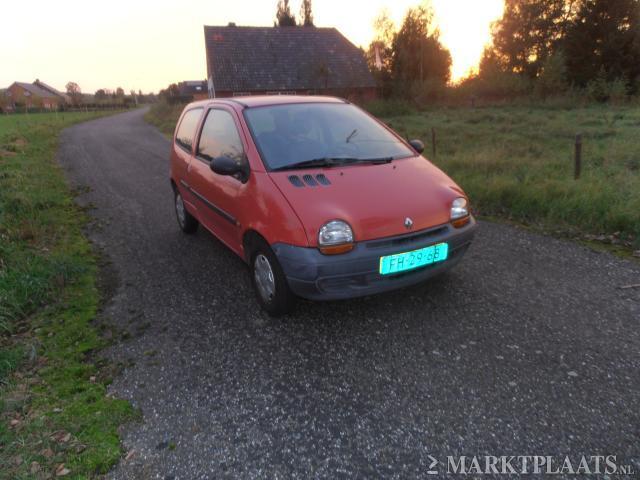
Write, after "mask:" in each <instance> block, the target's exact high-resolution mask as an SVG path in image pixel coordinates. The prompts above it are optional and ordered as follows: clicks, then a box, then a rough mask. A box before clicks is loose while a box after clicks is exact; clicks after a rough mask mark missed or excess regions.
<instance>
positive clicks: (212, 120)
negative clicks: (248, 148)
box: [197, 109, 244, 163]
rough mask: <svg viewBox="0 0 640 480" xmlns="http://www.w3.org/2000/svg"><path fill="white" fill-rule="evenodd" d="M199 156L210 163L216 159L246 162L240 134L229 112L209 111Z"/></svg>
mask: <svg viewBox="0 0 640 480" xmlns="http://www.w3.org/2000/svg"><path fill="white" fill-rule="evenodd" d="M197 155H198V157H200V158H202V159H203V160H206V161H208V162H209V161H211V160H212V159H214V158H216V157H229V158H231V159H233V160H235V161H236V162H237V163H242V162H243V161H244V149H243V147H242V141H241V140H240V134H239V133H238V129H237V128H236V123H235V122H234V121H233V117H232V116H231V114H230V113H229V112H227V111H225V110H216V109H212V110H209V113H208V114H207V118H206V120H205V121H204V126H203V127H202V133H201V134H200V142H199V143H198V153H197Z"/></svg>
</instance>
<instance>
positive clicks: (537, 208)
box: [146, 102, 640, 251]
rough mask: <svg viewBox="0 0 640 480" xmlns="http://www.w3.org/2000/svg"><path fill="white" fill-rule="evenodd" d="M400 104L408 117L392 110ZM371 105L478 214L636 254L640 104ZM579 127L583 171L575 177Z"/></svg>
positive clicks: (175, 109)
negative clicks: (416, 108) (416, 142)
mask: <svg viewBox="0 0 640 480" xmlns="http://www.w3.org/2000/svg"><path fill="white" fill-rule="evenodd" d="M400 107H402V109H403V110H404V111H403V114H402V115H393V114H390V111H391V112H393V111H397V109H398V108H400ZM369 109H370V110H371V111H372V113H374V114H377V115H379V116H380V118H382V120H383V121H385V122H386V123H387V124H389V125H391V126H392V127H393V128H394V129H395V130H396V131H398V132H399V133H400V134H402V135H403V136H406V137H408V138H418V139H421V140H423V141H424V142H425V144H426V150H425V156H427V157H428V158H429V159H430V160H432V161H433V162H434V163H435V164H436V165H438V166H439V167H441V168H442V169H443V170H444V171H445V172H447V173H448V174H449V175H450V176H451V177H453V178H454V180H456V181H457V182H458V183H459V184H460V185H461V186H462V187H463V188H464V189H465V191H466V192H467V193H468V195H469V196H470V197H471V201H472V205H473V207H474V209H475V211H476V213H479V214H480V215H482V216H486V217H494V218H502V219H508V220H513V221H516V222H518V223H524V224H528V225H532V226H535V227H539V228H541V229H543V230H545V231H549V232H552V233H555V234H560V235H563V236H570V237H574V238H578V239H583V240H594V239H595V240H597V241H599V242H603V243H610V244H614V245H618V246H620V247H622V248H623V249H626V250H627V251H628V250H629V249H630V248H634V249H638V248H640V107H637V106H635V107H631V106H627V107H625V106H610V105H594V106H591V107H584V108H573V109H560V108H551V107H527V106H513V107H509V106H505V107H483V108H475V109H471V108H445V107H440V108H435V109H432V110H427V111H422V112H413V113H412V112H411V111H410V110H411V109H410V108H406V106H403V105H397V104H395V103H393V102H377V103H376V104H372V105H370V106H369ZM407 110H409V111H408V112H407ZM180 111H181V107H180V106H168V105H162V104H160V105H158V106H154V107H153V108H152V109H151V111H150V112H149V113H148V114H147V117H146V118H147V120H148V121H149V122H150V123H153V124H154V125H156V126H158V127H159V128H160V129H161V130H162V131H163V133H165V134H167V135H171V134H172V133H173V129H174V127H175V121H176V119H177V117H178V115H179V113H180ZM432 128H433V129H434V130H435V134H436V155H435V157H434V156H433V153H432V144H431V136H432V133H431V129H432ZM577 133H580V134H582V158H583V159H582V175H581V178H580V179H579V180H574V144H575V137H576V134H577Z"/></svg>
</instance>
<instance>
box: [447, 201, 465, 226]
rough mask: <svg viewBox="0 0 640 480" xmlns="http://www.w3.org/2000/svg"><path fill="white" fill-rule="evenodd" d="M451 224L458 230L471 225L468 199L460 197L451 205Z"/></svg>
mask: <svg viewBox="0 0 640 480" xmlns="http://www.w3.org/2000/svg"><path fill="white" fill-rule="evenodd" d="M451 223H453V226H454V227H456V228H460V227H463V226H465V225H466V224H467V223H469V206H468V202H467V199H466V198H463V197H458V198H456V199H455V200H454V201H453V202H452V203H451Z"/></svg>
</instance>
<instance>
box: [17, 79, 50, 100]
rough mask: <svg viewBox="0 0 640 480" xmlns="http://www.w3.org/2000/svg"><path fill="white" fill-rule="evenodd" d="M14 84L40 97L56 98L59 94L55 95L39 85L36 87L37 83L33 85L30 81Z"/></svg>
mask: <svg viewBox="0 0 640 480" xmlns="http://www.w3.org/2000/svg"><path fill="white" fill-rule="evenodd" d="M14 84H15V85H19V86H21V87H22V88H24V89H25V90H26V91H27V92H29V93H31V94H32V95H36V96H38V97H41V98H58V97H59V95H55V94H53V93H51V92H48V91H47V90H44V89H42V88H40V87H38V86H37V85H34V84H32V83H26V82H14Z"/></svg>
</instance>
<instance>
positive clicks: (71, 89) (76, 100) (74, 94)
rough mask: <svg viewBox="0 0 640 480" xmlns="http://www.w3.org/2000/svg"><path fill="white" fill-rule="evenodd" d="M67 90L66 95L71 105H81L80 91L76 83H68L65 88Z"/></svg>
mask: <svg viewBox="0 0 640 480" xmlns="http://www.w3.org/2000/svg"><path fill="white" fill-rule="evenodd" d="M65 88H66V89H67V95H68V96H69V98H70V99H71V103H72V104H73V105H76V106H77V105H80V103H82V91H81V90H80V86H79V85H78V84H77V83H76V82H68V83H67V85H66V86H65Z"/></svg>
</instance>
